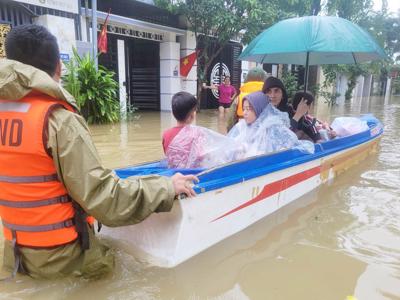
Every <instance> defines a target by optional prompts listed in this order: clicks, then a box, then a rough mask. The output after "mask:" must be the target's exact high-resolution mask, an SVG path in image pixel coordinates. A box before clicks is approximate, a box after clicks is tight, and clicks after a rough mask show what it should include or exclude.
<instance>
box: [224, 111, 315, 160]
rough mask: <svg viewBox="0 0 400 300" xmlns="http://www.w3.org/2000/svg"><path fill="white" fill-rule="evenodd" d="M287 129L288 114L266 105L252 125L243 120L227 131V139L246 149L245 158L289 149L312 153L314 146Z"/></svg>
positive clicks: (288, 122) (288, 123)
mask: <svg viewBox="0 0 400 300" xmlns="http://www.w3.org/2000/svg"><path fill="white" fill-rule="evenodd" d="M289 127H290V120H289V117H288V114H287V113H286V112H281V111H279V110H278V109H276V108H275V107H273V106H272V105H271V104H268V105H267V107H266V108H265V109H264V110H263V112H262V113H261V115H260V116H259V117H258V118H257V119H256V120H255V121H254V123H252V124H250V125H247V124H246V122H245V121H244V120H240V121H239V122H238V123H237V124H236V125H235V126H234V127H233V128H232V129H231V131H229V133H228V137H231V138H233V139H234V140H235V141H236V142H238V143H239V144H242V145H244V146H245V147H246V150H245V152H246V157H250V156H254V155H260V154H265V153H271V152H276V151H281V150H285V149H291V148H295V149H298V150H300V151H301V152H305V153H314V144H313V143H312V142H310V141H303V140H299V139H298V138H297V136H296V134H295V133H294V132H293V131H291V130H290V128H289Z"/></svg>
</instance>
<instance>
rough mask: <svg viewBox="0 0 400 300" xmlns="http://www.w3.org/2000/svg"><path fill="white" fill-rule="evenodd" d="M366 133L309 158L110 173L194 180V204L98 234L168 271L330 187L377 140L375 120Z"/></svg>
mask: <svg viewBox="0 0 400 300" xmlns="http://www.w3.org/2000/svg"><path fill="white" fill-rule="evenodd" d="M368 127H369V130H366V131H364V132H361V133H358V134H355V135H352V136H347V137H342V138H336V139H334V140H331V141H327V142H324V143H321V144H316V145H315V153H314V154H305V153H302V152H300V151H298V150H293V149H292V150H285V151H280V152H276V153H270V154H267V155H262V156H256V157H252V158H249V159H245V160H240V161H235V162H233V163H229V164H225V165H221V166H219V167H217V168H213V169H208V170H199V169H189V170H187V169H185V170H177V169H167V168H165V167H163V166H162V165H163V164H162V163H161V162H153V163H146V164H142V165H138V166H132V167H128V168H123V169H118V170H116V173H117V174H118V175H119V176H120V177H121V178H126V177H129V176H134V175H145V174H160V175H165V176H171V175H173V174H174V173H175V172H181V173H184V174H197V176H198V177H199V179H200V182H199V183H198V184H197V185H196V186H195V187H194V189H195V191H196V193H197V196H196V197H193V198H186V199H182V200H179V201H178V203H175V204H174V207H173V209H172V211H171V212H168V213H158V214H152V215H151V216H150V217H149V218H147V219H146V220H144V221H143V222H141V223H139V224H136V225H131V226H125V227H117V228H110V227H106V226H104V227H103V229H102V231H101V234H103V235H105V236H108V237H111V238H112V239H115V240H117V241H118V243H119V244H120V245H121V246H122V247H123V248H125V249H127V250H130V249H132V250H134V252H135V253H136V254H137V253H143V254H145V255H146V256H147V258H148V259H150V261H151V262H152V263H153V264H156V265H159V266H163V267H174V266H176V265H178V264H180V263H182V262H184V261H186V260H188V259H189V258H191V257H193V256H195V255H196V254H198V253H200V252H202V251H204V250H206V249H207V248H209V247H211V246H213V245H214V244H216V243H218V242H220V241H222V240H224V239H226V238H227V237H229V236H231V235H233V234H235V233H237V232H239V231H241V230H243V229H245V228H246V227H248V226H250V225H251V224H253V223H255V222H257V221H258V220H260V219H262V218H264V217H266V216H268V215H270V214H272V213H273V212H274V211H276V210H278V209H279V208H281V207H283V206H285V205H287V204H289V203H290V202H292V201H294V200H296V199H298V198H299V197H301V196H302V195H304V194H306V193H308V192H310V191H311V190H313V189H315V188H316V187H318V186H319V185H320V184H322V183H324V182H327V181H329V180H331V179H333V178H334V177H335V176H336V175H338V174H339V173H340V172H342V171H344V170H346V169H348V168H349V167H350V166H352V165H353V164H356V163H358V162H359V161H361V160H363V159H365V158H366V157H367V156H368V155H369V154H370V153H371V152H374V151H376V148H377V145H378V142H379V139H380V137H381V135H382V133H383V128H382V125H381V123H380V122H379V121H378V120H376V119H375V118H371V120H369V121H368Z"/></svg>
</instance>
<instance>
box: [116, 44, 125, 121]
mask: <svg viewBox="0 0 400 300" xmlns="http://www.w3.org/2000/svg"><path fill="white" fill-rule="evenodd" d="M117 53H118V84H119V107H120V115H121V120H126V116H127V105H126V101H127V94H126V72H125V70H126V67H125V41H124V40H117Z"/></svg>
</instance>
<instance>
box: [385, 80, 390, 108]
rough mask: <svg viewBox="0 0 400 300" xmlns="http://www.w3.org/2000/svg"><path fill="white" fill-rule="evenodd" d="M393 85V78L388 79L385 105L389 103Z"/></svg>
mask: <svg viewBox="0 0 400 300" xmlns="http://www.w3.org/2000/svg"><path fill="white" fill-rule="evenodd" d="M391 85H392V78H390V77H388V79H387V81H386V90H385V104H388V103H389V99H390V90H391Z"/></svg>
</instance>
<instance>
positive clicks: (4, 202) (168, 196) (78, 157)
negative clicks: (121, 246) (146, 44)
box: [0, 25, 197, 279]
mask: <svg viewBox="0 0 400 300" xmlns="http://www.w3.org/2000/svg"><path fill="white" fill-rule="evenodd" d="M5 47H6V55H7V59H2V60H0V217H1V220H2V224H3V232H4V237H5V244H4V263H3V265H4V267H5V269H7V270H10V271H12V272H13V274H14V275H15V273H16V272H17V271H18V272H21V273H26V274H28V275H30V276H31V277H34V278H52V279H53V278H55V277H61V276H66V275H74V276H84V277H98V276H101V275H103V274H105V273H108V272H110V271H111V270H112V269H113V265H114V258H113V255H112V254H111V251H110V249H109V248H108V247H107V246H105V245H104V244H102V243H101V242H100V240H98V239H97V238H96V237H95V236H94V229H93V221H92V218H90V217H88V215H90V216H93V217H94V218H96V219H97V220H98V221H99V222H101V223H103V224H105V225H107V226H123V225H131V224H135V223H138V222H140V221H142V220H144V219H145V218H147V217H148V216H149V215H150V214H151V213H153V212H166V211H169V210H170V209H171V208H172V205H173V201H174V198H175V196H176V195H179V194H181V193H185V194H187V195H189V196H194V195H195V193H194V191H193V189H192V188H190V187H189V185H188V184H187V183H188V182H191V181H193V180H197V178H196V177H195V176H192V175H189V176H184V175H182V174H179V173H178V174H175V175H174V176H173V177H171V178H167V177H161V176H144V177H135V178H129V179H125V180H123V179H120V178H119V177H117V176H116V175H115V174H114V172H113V171H112V170H109V169H106V168H104V167H103V166H102V165H101V162H100V158H99V155H98V153H97V151H96V148H95V146H94V144H93V142H92V139H91V136H90V132H89V128H88V126H87V124H86V122H85V120H84V119H83V118H82V117H81V116H80V115H79V114H78V112H77V106H76V102H75V100H74V99H73V97H72V96H71V95H70V94H69V93H68V92H66V91H65V90H64V89H63V88H62V87H61V86H60V84H59V83H58V82H59V79H60V73H61V67H60V60H59V57H60V53H59V48H58V45H57V41H56V38H55V37H54V36H53V35H51V34H50V33H49V32H48V31H47V29H46V28H44V27H42V26H38V25H22V26H18V27H15V28H13V29H12V30H11V32H10V33H9V34H8V36H7V39H6V44H5Z"/></svg>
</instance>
